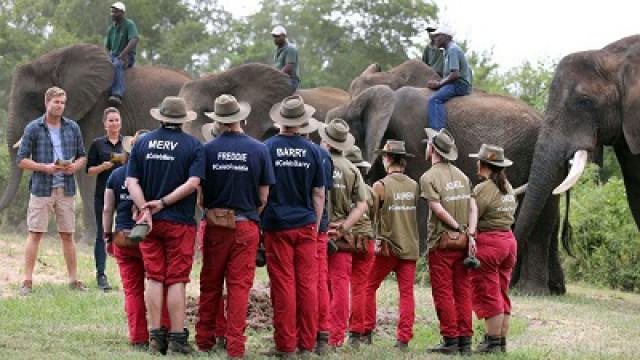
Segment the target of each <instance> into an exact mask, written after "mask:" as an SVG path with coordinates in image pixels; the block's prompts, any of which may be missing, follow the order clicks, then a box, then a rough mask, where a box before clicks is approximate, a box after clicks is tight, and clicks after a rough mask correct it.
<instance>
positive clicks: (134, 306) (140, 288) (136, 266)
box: [113, 246, 171, 344]
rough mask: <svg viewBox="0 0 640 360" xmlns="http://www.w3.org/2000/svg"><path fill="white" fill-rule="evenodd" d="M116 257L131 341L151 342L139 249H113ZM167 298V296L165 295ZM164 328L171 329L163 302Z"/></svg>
mask: <svg viewBox="0 0 640 360" xmlns="http://www.w3.org/2000/svg"><path fill="white" fill-rule="evenodd" d="M113 252H114V256H115V258H116V262H117V263H118V268H119V269H120V278H121V279H122V288H123V289H124V311H125V312H126V313H127V324H128V326H129V341H130V342H131V343H132V344H142V343H146V342H148V341H149V330H148V325H147V306H146V304H145V302H144V264H143V263H142V253H140V248H139V247H137V246H136V247H128V248H125V247H122V248H121V247H119V246H114V247H113ZM165 296H166V294H165ZM163 304H164V305H163V307H162V326H164V327H166V328H167V329H170V328H171V321H170V320H169V312H168V311H167V303H166V301H164V302H163Z"/></svg>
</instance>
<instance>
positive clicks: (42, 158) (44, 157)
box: [16, 115, 86, 197]
mask: <svg viewBox="0 0 640 360" xmlns="http://www.w3.org/2000/svg"><path fill="white" fill-rule="evenodd" d="M60 137H61V138H62V139H61V140H62V155H63V156H64V158H65V159H72V158H73V159H74V160H76V159H78V158H81V157H84V156H86V152H85V150H84V143H83V142H82V135H81V133H80V127H79V126H78V124H77V123H76V122H75V121H73V120H70V119H66V118H62V120H61V125H60ZM28 158H31V159H32V160H33V161H35V162H37V163H41V164H51V163H53V161H54V160H53V159H54V157H53V143H52V141H51V135H50V134H49V129H48V128H47V125H46V124H45V121H44V115H42V116H40V117H39V118H37V119H35V120H33V121H31V122H30V123H29V124H27V126H26V127H25V128H24V134H23V135H22V143H21V144H20V149H18V155H17V157H16V163H19V162H20V161H22V159H28ZM74 180H75V179H74V177H73V175H65V176H64V194H65V196H74V195H75V194H76V182H75V181H74ZM52 185H53V175H49V174H47V173H44V172H39V171H34V172H33V173H32V174H31V180H30V181H29V190H30V191H31V193H32V194H33V195H35V196H40V197H48V196H51V186H52Z"/></svg>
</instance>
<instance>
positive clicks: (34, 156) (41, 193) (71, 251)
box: [16, 87, 86, 296]
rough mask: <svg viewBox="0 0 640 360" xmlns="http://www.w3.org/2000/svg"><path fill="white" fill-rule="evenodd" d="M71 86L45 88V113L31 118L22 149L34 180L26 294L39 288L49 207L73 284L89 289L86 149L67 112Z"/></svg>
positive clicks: (23, 164) (21, 158)
mask: <svg viewBox="0 0 640 360" xmlns="http://www.w3.org/2000/svg"><path fill="white" fill-rule="evenodd" d="M66 101H67V95H66V92H65V91H64V90H63V89H61V88H59V87H51V88H49V89H47V91H46V92H45V94H44V106H45V113H44V114H43V115H42V116H40V117H39V118H37V119H35V120H33V121H31V122H30V123H29V124H27V126H26V127H25V129H24V134H23V135H22V142H21V143H20V148H19V149H18V152H17V155H16V163H17V165H18V167H19V168H20V169H23V170H31V171H32V174H31V180H30V181H29V192H30V193H31V195H30V198H29V207H28V209H27V228H28V230H29V236H28V237H27V244H26V246H25V256H24V258H25V265H24V280H23V282H22V286H21V287H20V295H23V296H25V295H29V294H31V292H32V289H33V269H34V267H35V265H36V259H37V257H38V248H39V247H40V240H41V239H42V235H43V234H44V233H45V232H47V226H48V224H49V213H50V212H51V210H54V211H55V213H56V227H57V229H58V234H60V240H62V248H63V253H64V260H65V263H66V264H67V271H68V276H69V285H70V286H71V288H72V289H75V290H80V291H84V290H86V289H85V286H84V284H83V283H82V282H81V281H80V280H78V279H77V270H78V266H77V262H76V248H75V243H74V241H73V233H74V232H75V199H74V197H75V194H76V182H75V179H74V175H73V174H74V173H75V172H76V171H78V170H79V169H80V168H81V167H82V166H83V165H84V163H85V160H86V153H85V150H84V144H83V142H82V134H81V133H80V127H79V126H78V124H77V123H76V122H75V121H73V120H71V119H67V118H64V117H63V116H62V113H63V112H64V108H65V103H66Z"/></svg>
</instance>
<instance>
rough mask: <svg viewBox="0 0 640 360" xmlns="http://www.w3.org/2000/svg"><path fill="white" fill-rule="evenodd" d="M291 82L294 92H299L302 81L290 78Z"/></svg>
mask: <svg viewBox="0 0 640 360" xmlns="http://www.w3.org/2000/svg"><path fill="white" fill-rule="evenodd" d="M289 82H291V87H292V88H293V91H296V90H298V85H299V84H300V79H296V78H294V77H289Z"/></svg>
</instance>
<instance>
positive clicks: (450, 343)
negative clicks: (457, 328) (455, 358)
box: [429, 336, 460, 355]
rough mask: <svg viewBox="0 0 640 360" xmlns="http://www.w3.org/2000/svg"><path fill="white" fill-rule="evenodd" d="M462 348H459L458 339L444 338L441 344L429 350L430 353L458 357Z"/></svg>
mask: <svg viewBox="0 0 640 360" xmlns="http://www.w3.org/2000/svg"><path fill="white" fill-rule="evenodd" d="M459 350H460V348H459V347H458V338H457V337H446V336H443V337H442V341H440V344H438V345H436V346H435V347H433V348H431V349H429V352H433V353H438V354H445V355H457V354H458V351H459Z"/></svg>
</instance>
